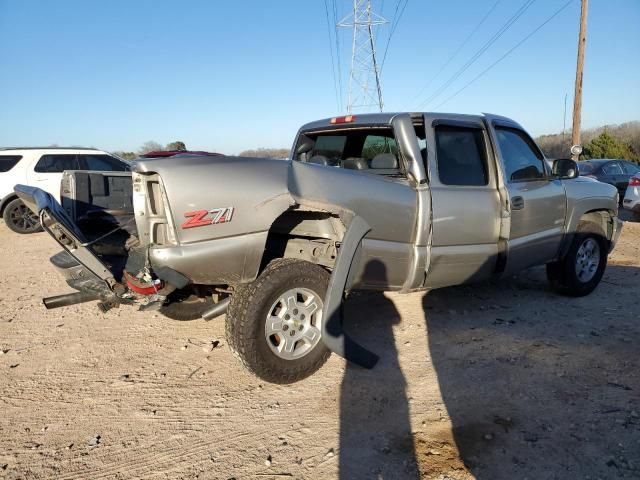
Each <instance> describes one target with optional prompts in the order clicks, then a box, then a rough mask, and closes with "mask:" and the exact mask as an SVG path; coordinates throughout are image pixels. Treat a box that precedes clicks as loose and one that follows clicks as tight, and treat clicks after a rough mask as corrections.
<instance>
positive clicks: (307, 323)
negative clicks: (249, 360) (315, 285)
mask: <svg viewBox="0 0 640 480" xmlns="http://www.w3.org/2000/svg"><path fill="white" fill-rule="evenodd" d="M322 306H323V305H322V299H321V298H320V296H319V295H317V294H316V293H315V292H313V291H312V290H309V289H307V288H292V289H290V290H287V291H286V292H284V293H283V294H282V295H280V296H279V297H278V299H277V300H276V301H275V302H273V304H272V305H271V308H270V309H269V311H268V312H267V318H266V323H265V329H264V335H265V339H266V340H267V345H269V348H270V349H271V351H272V352H273V353H274V354H275V355H276V356H277V357H279V358H282V359H283V360H297V359H299V358H302V357H304V356H305V355H307V354H308V353H309V352H310V351H311V350H313V349H314V347H315V346H316V345H317V344H318V342H319V341H320V338H321V336H322V334H321V328H322Z"/></svg>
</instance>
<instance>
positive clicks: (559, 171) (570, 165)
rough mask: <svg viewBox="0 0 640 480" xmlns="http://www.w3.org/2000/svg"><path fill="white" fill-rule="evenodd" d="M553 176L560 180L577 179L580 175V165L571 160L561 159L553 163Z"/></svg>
mask: <svg viewBox="0 0 640 480" xmlns="http://www.w3.org/2000/svg"><path fill="white" fill-rule="evenodd" d="M552 171H553V174H554V175H556V176H557V177H559V178H566V179H569V178H576V177H577V176H579V175H580V171H579V170H578V164H577V163H576V162H575V161H573V160H571V159H570V158H559V159H558V160H554V161H553V168H552Z"/></svg>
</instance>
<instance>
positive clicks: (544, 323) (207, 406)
mask: <svg viewBox="0 0 640 480" xmlns="http://www.w3.org/2000/svg"><path fill="white" fill-rule="evenodd" d="M0 244H1V245H2V246H3V251H2V255H1V256H0V286H1V287H2V288H1V290H0V372H1V373H0V402H1V406H0V408H1V410H0V412H1V413H0V478H11V479H13V478H16V479H17V478H24V479H35V478H58V479H125V478H163V479H164V478H166V479H182V478H183V479H192V478H203V479H209V478H210V479H231V478H236V479H244V478H274V479H278V478H310V479H331V478H342V479H360V478H364V479H368V478H374V479H375V478H384V479H415V478H427V479H442V480H444V479H468V478H478V479H487V480H494V479H503V478H504V479H524V478H531V479H546V478H549V479H552V478H553V479H569V478H579V479H588V478H591V479H597V478H612V479H613V478H616V479H617V478H636V479H637V478H640V355H639V347H638V345H640V321H639V317H640V315H639V314H638V312H640V302H639V299H640V296H639V292H640V289H639V284H640V224H638V223H627V224H626V225H625V229H624V231H623V236H622V239H621V241H620V244H619V246H618V248H617V249H616V251H615V252H614V253H613V255H612V256H611V257H610V265H609V267H608V269H607V271H606V274H605V278H604V281H603V283H602V284H601V285H600V286H599V288H598V289H597V290H596V291H595V292H594V293H593V294H592V295H590V296H588V297H585V298H580V299H568V298H563V297H559V296H557V295H556V294H554V293H553V292H551V291H550V290H549V288H548V287H547V283H546V281H545V276H544V270H543V269H533V270H529V271H527V272H524V273H522V274H520V275H518V276H517V277H514V278H511V279H507V280H502V281H500V282H495V283H491V284H485V285H477V286H464V287H456V288H447V289H442V290H437V291H433V292H430V293H428V294H424V293H414V294H410V295H396V294H388V295H387V294H385V295H381V294H360V295H355V296H354V297H353V298H352V299H350V300H349V301H348V302H347V308H346V315H347V321H348V329H349V330H351V331H352V332H354V336H355V337H356V338H358V340H359V341H361V342H362V343H363V344H365V345H367V346H368V347H369V348H371V349H372V350H374V351H376V352H377V353H379V354H380V355H381V361H380V363H379V364H378V366H377V367H376V368H375V369H374V370H372V371H366V370H363V369H360V368H357V367H354V366H351V365H346V364H345V362H344V361H343V360H342V359H340V358H338V357H336V356H335V355H334V356H332V357H331V359H330V360H329V362H328V363H327V364H326V365H325V366H324V367H323V368H322V369H321V370H320V371H319V372H318V373H317V374H316V375H314V376H313V377H311V378H309V379H307V380H305V381H302V382H300V383H297V384H294V385H290V386H275V385H270V384H265V383H263V382H261V381H259V380H258V379H256V378H254V377H252V376H251V375H249V374H247V373H245V372H244V371H243V370H242V369H241V368H240V367H239V366H238V364H237V363H236V362H235V360H234V359H233V358H232V356H231V354H230V352H229V351H228V348H227V345H226V341H225V339H224V335H223V334H224V325H223V321H224V319H217V320H214V321H212V322H209V323H207V322H204V321H200V320H198V321H193V322H176V321H172V320H169V319H166V318H164V317H162V316H161V315H159V314H154V313H151V312H147V313H143V312H138V311H136V310H135V309H134V308H131V307H129V308H127V307H121V308H119V309H114V310H112V311H110V312H108V313H106V314H103V313H100V312H99V311H98V309H97V308H96V307H95V305H92V304H84V305H77V306H72V307H68V308H64V309H58V310H51V311H46V310H45V309H44V307H43V306H42V304H41V300H40V299H41V297H43V296H48V295H55V294H59V293H63V292H66V291H68V288H67V287H66V286H65V285H64V284H63V282H62V281H61V279H60V277H59V276H58V275H57V273H56V272H55V270H54V268H53V267H52V266H51V265H50V264H49V262H48V257H49V256H50V255H52V254H53V253H55V252H56V251H57V250H58V249H57V247H56V245H55V243H54V241H53V240H52V239H50V238H49V237H48V236H47V235H46V234H44V233H39V234H35V235H28V236H19V235H16V234H14V233H12V232H10V231H8V229H6V228H5V227H4V225H0Z"/></svg>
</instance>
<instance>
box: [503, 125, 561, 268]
mask: <svg viewBox="0 0 640 480" xmlns="http://www.w3.org/2000/svg"><path fill="white" fill-rule="evenodd" d="M493 130H494V138H495V144H496V147H497V150H498V152H499V157H500V162H501V166H502V170H503V176H504V182H505V185H506V188H507V192H508V197H509V198H508V203H507V210H508V214H509V215H510V232H509V239H508V242H507V245H508V246H507V249H508V252H507V264H506V269H505V273H513V272H517V271H519V270H521V269H523V268H526V267H529V266H532V265H540V264H544V263H547V262H550V261H552V260H553V259H555V258H556V256H557V254H558V251H559V248H560V242H561V241H562V237H563V231H564V223H565V214H566V195H565V190H564V187H563V185H562V181H560V180H558V179H556V178H554V177H553V176H552V175H551V172H550V170H549V167H548V165H547V162H546V161H545V159H544V156H543V154H542V152H541V151H540V149H539V148H538V147H537V145H536V144H535V142H534V141H533V140H532V139H531V137H530V136H529V135H528V134H527V133H526V132H525V131H524V130H522V129H521V128H520V127H519V126H517V125H515V124H513V125H512V124H509V123H502V122H494V129H493Z"/></svg>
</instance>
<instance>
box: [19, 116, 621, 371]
mask: <svg viewBox="0 0 640 480" xmlns="http://www.w3.org/2000/svg"><path fill="white" fill-rule="evenodd" d="M64 182H65V183H63V191H64V192H67V193H66V194H65V195H63V199H62V206H61V205H59V204H58V203H57V202H55V200H54V199H53V198H52V197H51V196H49V195H46V194H45V193H44V192H42V191H40V190H38V189H34V188H30V187H23V186H16V192H17V195H18V196H19V197H20V198H21V199H22V200H23V201H24V202H25V203H26V204H27V205H28V206H29V207H30V208H31V209H32V210H33V211H34V212H38V214H39V216H40V220H41V223H42V224H43V227H44V228H45V229H46V230H47V231H48V232H49V233H50V234H51V235H52V236H53V237H54V238H55V239H56V240H57V241H58V242H59V243H60V245H61V246H62V247H63V248H64V250H63V251H62V252H61V253H60V254H58V255H55V256H54V257H52V262H53V263H54V265H56V266H57V267H58V268H59V269H60V270H61V271H62V272H63V274H64V275H65V277H66V279H67V283H68V284H69V285H71V286H72V287H74V288H75V289H76V290H78V293H75V294H67V295H61V296H59V297H53V298H49V299H45V304H46V305H47V306H48V307H56V306H63V305H68V304H72V303H78V302H81V301H88V300H98V301H99V305H100V306H101V307H102V308H103V309H108V308H111V307H114V306H117V305H120V304H140V305H141V308H143V309H159V310H160V311H161V312H163V313H165V314H166V315H168V316H170V317H172V318H176V319H193V318H200V317H204V318H207V319H210V318H213V317H215V316H217V315H219V314H221V313H224V312H226V313H227V316H226V332H227V340H228V344H229V346H230V347H231V349H232V351H233V353H234V354H235V355H236V356H237V357H238V358H239V359H240V360H241V362H242V363H243V364H244V365H245V366H246V367H247V368H248V369H249V370H250V371H252V372H253V373H255V374H256V375H258V376H260V377H261V378H263V379H265V380H267V381H271V382H279V383H287V382H293V381H296V380H299V379H301V378H304V377H306V376H308V375H310V374H311V373H313V372H314V371H316V370H317V369H318V368H320V366H321V365H322V364H323V363H324V362H325V361H326V359H327V358H328V355H329V354H330V351H334V352H337V353H339V354H341V355H343V356H345V357H346V358H347V359H349V360H353V361H355V362H357V363H360V364H361V365H365V366H371V365H373V364H374V363H375V360H376V357H375V354H373V353H372V352H369V351H367V350H365V349H363V348H362V347H360V346H359V345H358V344H357V343H355V342H354V341H353V340H352V339H351V338H349V337H348V336H346V335H345V334H344V332H343V331H342V329H341V309H340V304H341V302H342V299H343V295H344V293H345V292H346V293H348V292H349V291H352V290H357V289H373V290H395V291H399V292H413V291H417V290H426V289H433V288H439V287H445V286H449V285H458V284H464V283H470V282H477V281H482V280H487V279H491V278H497V277H502V276H507V275H510V274H513V273H514V272H517V271H519V270H522V269H524V268H527V267H530V266H534V265H546V266H547V273H548V277H549V280H550V282H551V285H552V286H553V287H554V288H555V289H556V290H557V291H559V292H560V293H563V294H567V295H572V296H580V295H586V294H588V293H590V292H591V291H592V290H593V289H594V288H595V287H596V286H597V285H598V283H599V282H600V279H601V278H602V275H603V272H604V269H605V267H606V263H607V255H608V254H609V252H610V251H611V249H612V248H613V246H614V244H615V242H616V240H617V238H618V236H619V235H620V229H621V225H622V224H621V222H620V220H619V219H618V216H617V215H618V196H617V195H618V194H617V192H616V189H615V187H612V186H611V185H606V184H603V183H597V182H593V181H590V180H586V179H585V180H583V179H581V178H580V177H579V172H578V169H577V165H576V163H575V162H573V161H571V160H557V161H555V162H554V163H553V164H550V163H549V162H548V161H547V160H546V159H545V157H544V155H543V154H542V152H541V151H540V149H539V148H538V147H537V145H536V144H535V143H534V141H533V140H532V139H531V137H530V136H529V135H528V134H527V133H526V131H525V130H524V129H523V128H522V127H521V126H520V125H519V124H517V123H516V122H514V121H513V120H510V119H508V118H505V117H501V116H497V115H488V114H485V115H477V116H476V115H455V114H438V113H399V114H384V113H383V114H369V115H358V116H345V117H336V118H332V119H327V120H321V121H317V122H313V123H310V124H307V125H304V126H303V127H302V128H301V129H300V131H299V132H298V134H297V136H296V140H295V142H294V145H293V148H292V151H291V159H290V160H287V161H284V160H269V159H255V158H235V157H198V156H192V157H188V158H181V159H179V160H176V159H171V158H168V159H167V158H165V159H146V160H141V161H138V162H137V163H135V164H134V166H133V173H132V175H131V176H128V175H126V174H122V175H120V174H119V175H109V174H91V173H87V172H68V173H67V174H66V175H65V180H64Z"/></svg>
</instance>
